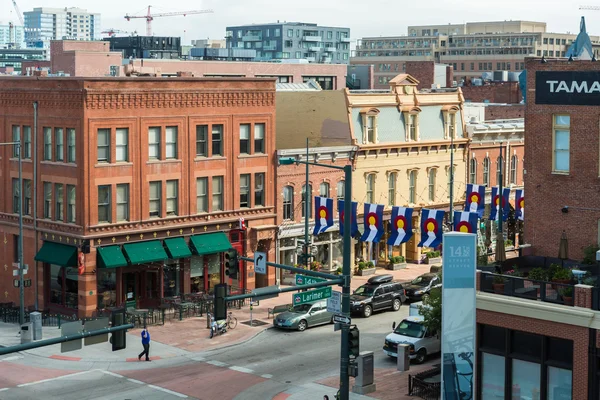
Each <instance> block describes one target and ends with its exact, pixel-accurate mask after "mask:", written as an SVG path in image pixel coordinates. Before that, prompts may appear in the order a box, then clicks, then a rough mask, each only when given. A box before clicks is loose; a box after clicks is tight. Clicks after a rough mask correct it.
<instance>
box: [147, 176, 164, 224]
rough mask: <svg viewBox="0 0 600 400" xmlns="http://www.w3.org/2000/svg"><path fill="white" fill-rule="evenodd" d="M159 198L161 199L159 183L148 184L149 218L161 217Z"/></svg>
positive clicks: (160, 185)
mask: <svg viewBox="0 0 600 400" xmlns="http://www.w3.org/2000/svg"><path fill="white" fill-rule="evenodd" d="M161 197H162V184H161V182H158V181H155V182H150V193H149V201H150V207H149V211H150V218H159V217H160V216H161V212H160V203H161Z"/></svg>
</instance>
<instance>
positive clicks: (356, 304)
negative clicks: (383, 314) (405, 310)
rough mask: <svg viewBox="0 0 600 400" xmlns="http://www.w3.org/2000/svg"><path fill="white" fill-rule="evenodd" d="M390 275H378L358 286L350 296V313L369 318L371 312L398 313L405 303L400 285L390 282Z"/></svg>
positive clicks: (404, 296) (404, 295) (391, 278)
mask: <svg viewBox="0 0 600 400" xmlns="http://www.w3.org/2000/svg"><path fill="white" fill-rule="evenodd" d="M393 279H394V277H393V276H392V275H378V276H374V277H372V278H370V279H369V280H368V281H367V283H366V284H365V285H362V286H359V287H358V289H356V290H355V291H354V293H353V294H352V296H350V304H351V311H352V312H353V313H360V314H362V316H363V317H365V318H369V317H370V316H371V314H373V311H378V310H383V309H388V308H391V309H392V310H394V311H398V310H399V309H400V306H401V305H402V303H404V302H405V301H406V293H405V292H404V288H403V287H402V284H401V283H398V282H392V280H393Z"/></svg>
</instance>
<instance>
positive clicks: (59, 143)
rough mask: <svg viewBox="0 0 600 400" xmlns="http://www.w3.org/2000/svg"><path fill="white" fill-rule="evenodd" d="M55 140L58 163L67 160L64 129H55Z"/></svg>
mask: <svg viewBox="0 0 600 400" xmlns="http://www.w3.org/2000/svg"><path fill="white" fill-rule="evenodd" d="M54 139H55V140H56V161H64V160H65V148H64V135H63V128H54Z"/></svg>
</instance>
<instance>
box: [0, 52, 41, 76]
mask: <svg viewBox="0 0 600 400" xmlns="http://www.w3.org/2000/svg"><path fill="white" fill-rule="evenodd" d="M47 53H48V51H47V50H46V49H24V48H21V49H0V68H3V67H12V68H13V69H14V72H15V73H18V74H21V73H23V71H24V70H23V68H22V65H23V63H25V64H28V63H31V64H34V65H35V64H37V63H39V62H45V60H46V58H47Z"/></svg>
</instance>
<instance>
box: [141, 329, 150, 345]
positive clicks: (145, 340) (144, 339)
mask: <svg viewBox="0 0 600 400" xmlns="http://www.w3.org/2000/svg"><path fill="white" fill-rule="evenodd" d="M149 343H150V332H148V331H146V330H143V331H142V344H149Z"/></svg>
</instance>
